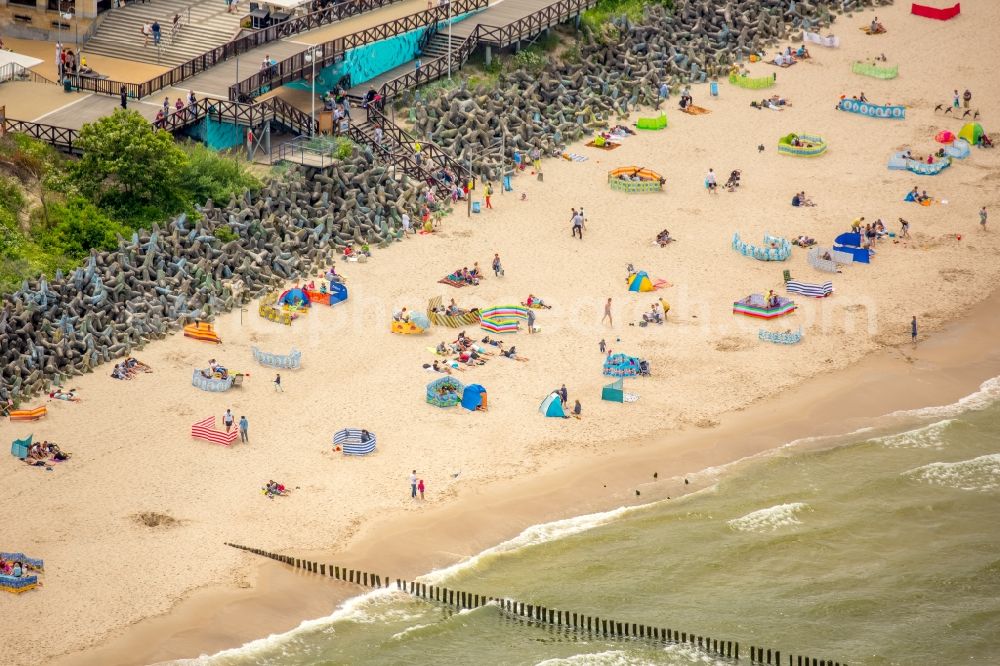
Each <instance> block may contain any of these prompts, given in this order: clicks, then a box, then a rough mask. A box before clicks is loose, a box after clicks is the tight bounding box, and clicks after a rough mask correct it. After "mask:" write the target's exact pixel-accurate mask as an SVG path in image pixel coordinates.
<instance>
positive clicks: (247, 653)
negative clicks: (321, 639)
mask: <svg viewBox="0 0 1000 666" xmlns="http://www.w3.org/2000/svg"><path fill="white" fill-rule="evenodd" d="M397 594H402V593H400V592H397V591H396V590H394V589H391V588H381V589H378V590H372V591H371V592H367V593H365V594H362V595H359V596H357V597H351V598H350V599H348V600H347V601H345V602H344V603H342V604H341V605H340V606H339V607H338V608H337V610H335V611H334V612H333V613H331V614H329V615H326V616H324V617H320V618H316V619H313V620H305V621H303V622H302V623H301V624H299V626H297V627H295V628H294V629H292V630H291V631H286V632H284V633H281V634H271V635H270V636H267V637H265V638H258V639H257V640H254V641H250V642H249V643H246V644H244V645H241V646H240V647H237V648H230V649H228V650H222V651H221V652H216V653H215V654H212V655H204V654H203V655H201V656H199V657H195V658H193V659H177V660H175V661H164V662H160V663H159V664H156V665H155V666H225V665H227V664H245V663H246V659H248V658H252V657H253V656H254V655H257V654H261V653H264V652H273V651H275V650H277V649H280V647H281V646H282V645H284V644H287V643H288V642H290V641H293V640H295V639H297V638H299V637H300V636H302V635H303V634H305V633H307V632H311V631H315V630H317V629H322V628H324V627H328V626H329V625H331V624H333V623H334V622H339V621H344V620H348V621H354V622H369V621H374V620H370V619H369V618H371V617H372V613H371V609H370V606H371V605H372V604H376V603H378V602H380V601H383V600H387V599H388V598H390V597H393V596H395V595H397ZM407 598H409V597H407Z"/></svg>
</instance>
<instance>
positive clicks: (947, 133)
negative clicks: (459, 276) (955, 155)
mask: <svg viewBox="0 0 1000 666" xmlns="http://www.w3.org/2000/svg"><path fill="white" fill-rule="evenodd" d="M934 140H935V141H937V142H938V143H951V142H952V141H954V140H955V133H954V132H952V131H951V130H941V131H940V132H938V133H937V134H935V135H934Z"/></svg>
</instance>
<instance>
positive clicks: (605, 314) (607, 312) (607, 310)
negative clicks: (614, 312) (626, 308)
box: [601, 297, 615, 328]
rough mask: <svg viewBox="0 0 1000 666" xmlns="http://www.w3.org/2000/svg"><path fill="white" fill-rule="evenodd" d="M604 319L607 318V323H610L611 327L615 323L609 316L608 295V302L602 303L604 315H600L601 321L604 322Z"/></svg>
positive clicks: (609, 304) (609, 300)
mask: <svg viewBox="0 0 1000 666" xmlns="http://www.w3.org/2000/svg"><path fill="white" fill-rule="evenodd" d="M605 319H607V320H608V323H609V324H611V326H612V328H613V327H614V325H615V320H614V319H613V318H612V317H611V298H610V297H608V302H607V303H605V304H604V316H603V317H601V323H602V324H603V323H604V320H605Z"/></svg>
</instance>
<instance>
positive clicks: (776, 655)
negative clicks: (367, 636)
mask: <svg viewBox="0 0 1000 666" xmlns="http://www.w3.org/2000/svg"><path fill="white" fill-rule="evenodd" d="M226 545H227V546H231V547H233V548H237V549H239V550H243V551H246V552H248V553H252V554H254V555H260V556H261V557H267V558H269V559H272V560H275V561H277V562H282V563H284V564H287V565H289V566H291V567H294V568H296V569H304V570H306V571H308V572H311V573H315V574H319V575H320V576H329V577H331V578H334V579H336V580H339V581H343V582H345V583H352V584H354V585H360V586H361V587H366V588H371V589H379V588H387V587H390V586H391V585H392V584H393V583H395V587H396V589H397V590H400V591H402V592H406V593H407V594H410V595H412V596H414V597H416V598H418V599H424V600H427V601H433V602H437V603H441V604H444V605H446V606H451V607H454V608H459V609H472V608H479V607H481V606H486V605H489V604H493V605H495V606H497V607H498V608H499V609H500V611H501V612H503V613H506V614H508V615H510V616H513V617H519V618H524V619H526V620H528V621H529V622H532V623H535V624H547V625H551V626H555V627H563V628H566V629H570V630H572V631H576V632H587V633H588V634H594V635H599V636H607V637H610V638H629V639H637V640H645V641H650V642H658V643H673V644H678V645H684V646H687V647H691V648H695V649H697V650H700V651H702V652H705V653H708V654H710V655H713V656H716V657H723V658H726V659H733V660H735V661H739V660H740V658H741V657H740V644H739V642H738V641H736V642H734V641H725V640H718V639H715V638H710V637H708V636H699V635H697V634H693V633H688V632H685V631H677V630H676V629H664V628H661V627H652V626H649V625H645V624H636V623H634V622H633V623H628V622H618V621H617V620H610V619H608V618H602V617H597V616H592V615H584V614H582V613H571V612H569V611H564V610H557V609H554V608H546V607H545V606H536V605H532V604H526V603H523V602H520V601H515V600H513V599H507V598H500V597H491V596H487V595H484V594H473V593H470V592H464V591H461V590H451V589H448V588H445V587H441V586H440V585H428V584H426V583H420V582H417V581H412V580H411V581H407V580H403V579H401V578H396V579H392V578H390V577H389V576H380V575H378V574H374V573H371V572H368V571H358V570H357V569H348V568H347V567H339V566H334V565H332V564H330V565H327V564H323V563H317V562H312V561H309V560H303V559H299V558H296V557H290V556H288V555H279V554H277V553H271V552H268V551H266V550H262V549H260V548H250V547H248V546H241V545H239V544H235V543H228V542H227V543H226ZM749 657H750V663H751V664H764V665H769V666H783V664H782V661H781V652H780V651H779V650H772V649H770V648H762V647H757V646H755V645H751V646H750V655H749ZM787 657H788V662H787V664H788V666H848V664H847V663H846V662H839V661H832V660H828V659H816V658H814V657H805V656H802V655H790V654H789V655H787Z"/></svg>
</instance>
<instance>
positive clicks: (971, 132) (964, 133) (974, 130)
mask: <svg viewBox="0 0 1000 666" xmlns="http://www.w3.org/2000/svg"><path fill="white" fill-rule="evenodd" d="M983 134H985V132H984V131H983V126H982V125H980V124H979V123H965V124H964V125H962V129H960V130H959V131H958V138H960V139H965V140H966V141H968V142H969V144H970V145H973V146H975V145H976V144H978V143H979V140H980V139H981V138H982V137H983Z"/></svg>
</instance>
